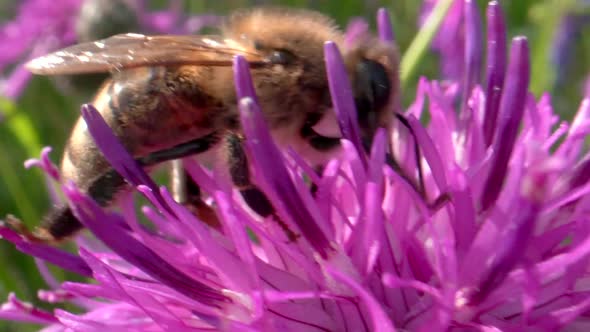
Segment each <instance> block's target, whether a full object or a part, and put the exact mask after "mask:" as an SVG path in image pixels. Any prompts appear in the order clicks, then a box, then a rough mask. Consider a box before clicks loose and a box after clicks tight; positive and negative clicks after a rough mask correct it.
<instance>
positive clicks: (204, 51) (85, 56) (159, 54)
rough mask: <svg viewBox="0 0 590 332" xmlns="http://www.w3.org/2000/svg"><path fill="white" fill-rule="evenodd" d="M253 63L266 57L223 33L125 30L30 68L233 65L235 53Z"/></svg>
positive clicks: (74, 70) (48, 71)
mask: <svg viewBox="0 0 590 332" xmlns="http://www.w3.org/2000/svg"><path fill="white" fill-rule="evenodd" d="M238 54H239V55H243V56H244V57H245V58H246V59H247V60H248V61H249V62H250V63H253V64H263V63H266V62H265V59H264V58H263V57H262V56H261V55H260V54H258V53H256V52H255V51H254V50H252V49H250V48H246V46H244V45H243V44H241V43H238V42H236V41H234V40H232V39H227V38H223V37H220V36H204V35H193V36H190V35H187V36H167V35H162V36H144V35H140V34H132V33H129V34H122V35H116V36H113V37H110V38H107V39H103V40H99V41H95V42H89V43H83V44H78V45H74V46H71V47H67V48H65V49H62V50H60V51H57V52H54V53H51V54H48V55H45V56H42V57H39V58H36V59H33V60H31V61H30V62H28V63H27V64H26V67H27V69H29V70H30V71H31V72H33V73H35V74H41V75H67V74H84V73H98V72H115V71H120V70H124V69H128V68H137V67H145V66H175V65H194V66H231V64H232V58H233V57H234V56H235V55H238Z"/></svg>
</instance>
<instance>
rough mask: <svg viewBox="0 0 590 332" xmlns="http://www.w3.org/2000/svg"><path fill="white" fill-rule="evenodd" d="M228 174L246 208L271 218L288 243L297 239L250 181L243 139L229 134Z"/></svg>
mask: <svg viewBox="0 0 590 332" xmlns="http://www.w3.org/2000/svg"><path fill="white" fill-rule="evenodd" d="M226 144H227V153H228V156H227V158H228V163H229V173H230V176H231V180H232V182H233V184H234V185H235V186H236V187H237V188H238V189H239V190H240V194H241V195H242V198H244V201H245V202H246V204H248V206H249V207H250V208H251V209H252V210H253V211H254V212H256V213H257V214H259V215H260V216H262V217H264V218H266V217H272V218H273V219H274V220H275V221H276V222H277V223H278V224H279V226H280V227H281V228H282V229H283V231H284V232H285V234H286V236H287V238H288V239H289V240H290V241H295V240H297V238H298V237H299V235H297V234H296V233H294V232H293V231H292V230H291V229H289V226H288V225H287V224H286V223H285V222H284V221H283V220H282V219H281V218H280V217H279V216H278V215H277V213H276V210H275V208H274V207H273V206H272V203H271V202H270V201H269V200H268V198H267V197H266V194H265V193H264V192H262V190H260V188H258V187H257V186H256V185H255V184H253V183H252V182H251V180H250V169H249V167H248V158H247V156H246V153H245V151H244V147H243V144H244V139H243V138H242V137H240V136H239V135H238V134H235V133H231V134H229V135H228V136H227V138H226Z"/></svg>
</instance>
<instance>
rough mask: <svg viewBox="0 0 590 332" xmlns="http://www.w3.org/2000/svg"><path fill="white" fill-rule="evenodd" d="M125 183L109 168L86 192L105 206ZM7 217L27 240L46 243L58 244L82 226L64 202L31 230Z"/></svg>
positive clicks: (14, 219) (92, 182)
mask: <svg viewBox="0 0 590 332" xmlns="http://www.w3.org/2000/svg"><path fill="white" fill-rule="evenodd" d="M125 185H126V182H125V179H123V177H122V176H121V175H119V173H117V172H116V171H115V170H113V169H110V170H108V171H107V172H105V173H103V174H102V175H100V176H97V177H96V178H95V179H94V180H93V181H90V184H89V187H88V189H87V193H88V195H89V196H90V197H92V198H93V199H94V200H95V201H96V202H97V203H98V204H99V205H101V206H106V205H108V203H109V202H111V201H112V199H113V197H114V195H115V194H116V193H117V192H119V191H120V190H121V189H122V188H123V187H124V186H125ZM7 219H8V220H7V221H8V223H9V224H10V225H11V226H12V227H13V228H14V229H15V230H17V231H18V232H19V233H20V234H22V235H23V236H25V237H26V238H27V239H28V240H29V241H31V242H40V243H46V244H58V243H60V242H62V241H64V240H66V239H68V238H70V237H71V236H73V235H74V234H76V233H77V232H79V231H80V230H82V229H83V228H84V226H83V225H82V223H81V222H80V221H79V220H78V218H76V216H74V214H73V213H72V210H71V209H70V207H69V205H67V204H65V203H64V204H61V205H58V206H55V207H54V208H52V209H51V211H49V213H48V214H47V215H45V217H44V218H43V220H42V221H41V225H40V226H39V227H37V228H36V229H35V230H34V231H32V232H31V231H29V230H28V229H27V228H26V226H25V225H24V224H23V223H22V222H20V221H19V220H18V219H16V218H7Z"/></svg>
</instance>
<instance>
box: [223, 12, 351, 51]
mask: <svg viewBox="0 0 590 332" xmlns="http://www.w3.org/2000/svg"><path fill="white" fill-rule="evenodd" d="M222 31H223V34H224V35H225V36H228V37H230V38H234V39H236V40H251V41H264V42H266V43H271V44H272V45H257V46H259V47H263V48H274V49H286V50H291V49H299V48H307V47H309V46H322V45H323V42H324V41H328V40H330V41H334V42H336V43H338V44H341V42H342V31H341V30H340V29H338V27H337V25H336V24H335V22H334V21H333V20H332V19H331V18H330V17H328V16H325V15H323V14H321V13H318V12H314V11H310V10H305V9H294V8H282V7H260V8H255V9H243V10H238V11H237V12H235V13H234V14H232V15H231V16H230V17H229V18H228V20H227V21H226V23H225V24H224V25H223V27H222ZM318 44H319V45H318Z"/></svg>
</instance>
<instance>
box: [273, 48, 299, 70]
mask: <svg viewBox="0 0 590 332" xmlns="http://www.w3.org/2000/svg"><path fill="white" fill-rule="evenodd" d="M294 59H295V56H294V55H293V53H291V52H289V51H286V50H274V51H272V52H271V53H270V56H269V60H270V62H271V63H272V64H275V65H283V66H285V65H288V64H290V63H292V62H293V60H294Z"/></svg>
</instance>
